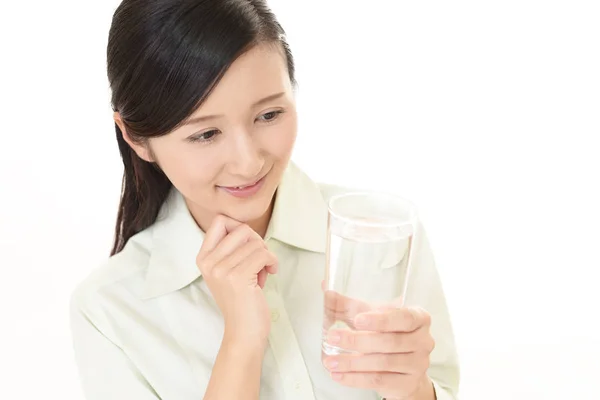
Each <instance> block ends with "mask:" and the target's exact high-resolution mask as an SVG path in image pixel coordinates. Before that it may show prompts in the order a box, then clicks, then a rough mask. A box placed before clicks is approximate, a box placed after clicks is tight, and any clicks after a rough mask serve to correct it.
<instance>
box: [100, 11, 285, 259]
mask: <svg viewBox="0 0 600 400" xmlns="http://www.w3.org/2000/svg"><path fill="white" fill-rule="evenodd" d="M284 35H285V32H284V30H283V28H282V27H281V25H280V24H279V23H278V22H277V19H276V17H275V15H274V14H273V13H272V12H271V11H270V9H269V7H268V6H267V4H266V2H265V1H264V0H124V1H123V2H122V3H121V5H120V6H119V7H118V8H117V10H116V11H115V14H114V16H113V20H112V25H111V28H110V34H109V40H108V49H107V69H108V80H109V83H110V88H111V91H112V107H113V110H114V111H118V112H119V113H120V115H121V118H122V120H123V125H124V126H125V127H126V130H127V133H128V134H129V136H130V137H131V138H132V140H135V141H139V142H143V141H144V140H147V139H148V138H151V137H157V136H162V135H166V134H168V133H169V132H171V131H173V130H174V129H175V128H177V127H178V126H179V125H180V124H181V123H182V122H183V121H185V119H186V118H188V117H189V116H190V115H191V114H192V113H193V112H194V111H195V110H196V109H197V108H198V107H199V106H200V105H201V104H202V102H203V101H204V100H205V99H206V97H207V96H208V95H209V94H210V92H211V90H212V89H213V87H214V86H215V85H216V84H217V83H218V82H219V80H220V79H221V77H222V76H223V75H224V73H225V71H226V70H227V69H228V68H229V66H230V65H231V64H232V63H233V62H234V61H235V60H236V59H237V58H238V57H239V56H241V55H242V54H244V53H245V52H247V51H248V50H250V49H251V48H253V47H254V46H256V45H258V44H262V43H268V44H274V45H277V46H279V49H281V50H283V55H284V56H285V57H286V59H287V67H288V73H289V76H290V80H291V81H292V83H293V84H295V79H294V61H293V57H292V54H291V52H290V49H289V46H288V44H287V43H286V41H285V38H284ZM115 129H116V135H117V142H118V144H119V151H120V152H121V157H122V159H123V165H124V168H125V171H124V174H123V183H122V191H121V200H120V204H119V212H118V216H117V223H116V229H115V238H114V244H113V248H112V251H111V255H114V254H116V253H118V252H120V251H121V250H122V249H123V247H124V246H125V244H126V243H127V241H128V240H129V238H131V237H132V236H133V235H135V234H136V233H138V232H140V231H142V230H143V229H146V228H147V227H149V226H150V225H152V224H153V223H154V222H155V220H156V218H157V216H158V212H159V210H160V208H161V206H162V204H163V202H164V201H165V200H166V198H167V196H168V194H169V192H170V190H171V187H172V184H171V182H170V181H169V179H168V178H167V177H166V175H165V174H164V173H163V172H162V171H161V170H160V168H159V167H158V166H157V165H155V164H154V163H149V162H146V161H144V160H142V159H141V158H140V157H138V155H137V154H136V153H135V152H134V151H133V150H132V149H131V147H130V146H129V145H128V144H127V143H126V142H125V140H124V139H123V132H121V130H120V129H119V127H118V126H117V125H116V124H115Z"/></svg>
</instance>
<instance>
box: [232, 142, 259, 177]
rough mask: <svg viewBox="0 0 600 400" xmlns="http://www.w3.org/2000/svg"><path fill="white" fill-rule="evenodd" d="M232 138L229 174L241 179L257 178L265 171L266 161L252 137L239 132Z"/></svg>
mask: <svg viewBox="0 0 600 400" xmlns="http://www.w3.org/2000/svg"><path fill="white" fill-rule="evenodd" d="M231 136H232V138H233V139H232V144H231V150H232V151H231V157H229V162H228V164H229V165H228V166H229V168H228V169H229V173H230V174H232V175H237V176H239V177H241V178H246V179H252V178H256V177H257V176H258V174H260V172H261V171H262V169H263V166H264V163H265V160H264V157H263V156H262V154H261V151H260V148H259V146H258V145H257V143H256V141H255V140H253V139H252V135H251V134H249V133H248V132H245V131H238V132H236V134H234V135H231Z"/></svg>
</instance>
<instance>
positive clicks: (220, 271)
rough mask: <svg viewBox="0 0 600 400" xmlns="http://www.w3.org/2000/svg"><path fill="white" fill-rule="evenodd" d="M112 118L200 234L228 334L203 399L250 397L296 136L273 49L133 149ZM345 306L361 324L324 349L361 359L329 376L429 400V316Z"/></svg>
mask: <svg viewBox="0 0 600 400" xmlns="http://www.w3.org/2000/svg"><path fill="white" fill-rule="evenodd" d="M114 119H115V122H116V123H117V124H118V125H119V126H120V128H121V131H122V132H123V136H124V138H125V140H126V141H127V143H129V145H130V146H131V147H132V149H134V151H135V152H136V153H137V154H138V155H139V157H141V158H142V159H144V160H146V161H149V162H155V163H157V164H158V165H159V166H160V168H161V169H162V170H163V171H164V173H165V174H166V175H167V177H168V178H169V179H170V180H171V182H172V183H173V185H174V186H175V187H176V188H177V189H178V190H179V191H180V192H181V193H182V195H183V196H184V198H185V200H186V203H187V205H188V208H189V210H190V212H191V214H192V216H193V217H194V219H195V220H196V222H197V223H198V225H199V226H200V228H201V229H202V230H203V231H204V232H207V234H206V238H205V240H204V243H203V244H202V248H201V249H200V251H199V254H198V257H197V260H196V263H197V265H198V268H199V269H200V270H201V272H202V274H203V277H204V279H205V280H206V282H207V285H208V287H209V289H210V290H211V293H213V295H214V297H215V299H216V301H217V303H218V305H219V308H220V309H221V311H222V313H223V315H224V318H225V327H226V328H225V336H224V338H223V342H222V346H221V349H220V352H219V356H218V357H217V360H216V363H215V367H214V369H213V374H212V376H211V380H210V383H209V389H208V391H207V394H206V396H205V399H211V398H219V399H237V398H241V397H243V396H246V398H253V399H258V395H259V381H260V373H259V372H260V366H261V363H262V354H263V352H264V349H265V347H266V346H267V339H268V332H269V329H270V319H269V313H268V305H267V303H266V300H265V297H264V294H263V292H262V287H263V285H264V282H265V279H266V274H267V273H276V271H277V260H276V259H275V255H274V254H272V253H270V252H269V251H268V249H267V248H266V246H264V242H263V241H262V237H264V235H265V232H266V230H267V226H268V223H269V219H270V217H271V212H272V207H273V200H274V197H275V193H276V190H277V186H278V185H279V182H280V181H281V178H282V175H283V172H284V170H285V168H286V166H287V164H288V162H289V160H290V157H291V154H292V150H293V147H294V143H295V140H296V133H297V115H296V105H295V99H294V91H293V86H292V84H291V82H290V80H289V75H288V71H287V66H286V63H285V59H284V57H283V56H282V52H281V51H280V50H278V49H277V48H275V47H274V46H268V45H266V46H259V47H255V48H253V49H251V50H250V51H248V52H247V53H246V54H244V55H242V56H241V57H240V58H239V59H237V60H236V61H235V62H234V63H233V64H232V65H231V67H230V69H229V70H228V71H227V72H226V73H225V75H224V77H223V78H222V80H221V81H220V82H219V83H218V84H217V86H216V87H215V89H214V91H213V92H212V93H211V94H210V96H209V97H208V98H207V100H206V101H205V102H204V103H203V104H202V105H201V106H200V107H199V108H198V109H197V110H196V111H195V112H194V113H193V115H192V116H191V117H190V118H189V119H188V120H187V121H186V123H184V124H183V125H182V126H180V127H179V128H177V129H175V130H174V131H173V132H171V133H169V134H167V135H165V136H161V137H158V138H152V139H149V140H148V141H145V142H137V141H134V140H132V138H131V137H130V136H129V134H128V133H127V130H126V128H125V126H124V124H123V121H122V120H121V118H120V115H119V114H118V113H115V115H114ZM263 176H264V177H265V181H264V184H263V186H262V188H261V190H260V191H259V192H258V193H256V194H255V195H253V196H252V197H249V198H244V199H240V198H236V197H234V196H232V195H231V194H229V193H227V192H226V191H224V190H223V189H222V187H223V186H226V187H233V186H242V185H246V184H251V183H254V182H256V181H257V180H258V179H259V178H261V177H263ZM347 301H351V300H350V299H342V300H340V299H334V301H333V302H332V303H330V305H329V306H330V307H338V306H341V307H343V310H342V311H340V312H345V311H344V310H348V309H349V308H350V309H356V310H359V312H360V313H361V314H358V315H356V317H357V318H358V316H360V315H362V316H368V317H370V319H369V322H368V323H367V324H365V325H361V324H359V323H358V321H356V328H357V329H358V330H356V331H339V332H332V334H331V336H330V337H329V340H330V342H332V344H334V343H335V344H336V345H340V346H343V347H346V348H350V349H356V350H357V351H360V352H361V353H362V354H361V355H358V356H356V355H353V356H348V355H340V356H337V357H330V358H327V359H325V360H324V364H325V365H326V366H327V368H329V370H330V371H331V376H332V378H333V379H334V380H336V381H338V382H339V383H341V384H342V385H346V386H350V387H358V388H368V389H373V390H375V391H377V392H378V393H380V394H381V395H382V396H387V398H388V399H410V400H433V399H435V394H434V390H433V386H432V383H431V381H430V380H429V378H428V376H427V374H426V370H427V367H428V365H429V354H430V352H431V350H432V349H433V340H432V338H431V335H430V333H429V325H430V318H429V315H428V314H427V313H426V312H425V311H424V310H418V309H413V308H399V307H388V308H385V307H383V308H379V309H377V310H372V309H371V308H370V307H369V306H368V305H348V304H347V303H345V302H347ZM241 327H243V329H241ZM238 332H246V333H245V334H244V335H243V336H239V334H238ZM248 332H251V333H252V334H251V335H249V334H248ZM316 345H318V344H316ZM248 371H254V373H253V374H248V373H247V372H248ZM234 382H235V383H237V384H233V383H234ZM249 394H251V395H250V397H248V396H249Z"/></svg>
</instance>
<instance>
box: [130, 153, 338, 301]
mask: <svg viewBox="0 0 600 400" xmlns="http://www.w3.org/2000/svg"><path fill="white" fill-rule="evenodd" d="M150 230H151V235H152V246H151V248H150V258H149V261H148V270H147V273H146V277H145V282H144V288H143V293H142V298H144V299H149V298H153V297H157V296H161V295H164V294H167V293H170V292H173V291H176V290H179V289H181V288H183V287H185V286H187V285H189V284H190V283H192V282H194V281H195V280H196V279H198V278H199V277H200V275H201V274H200V271H199V270H198V267H197V266H196V256H197V254H198V251H199V250H200V247H201V245H202V241H203V240H204V232H203V231H202V230H201V229H200V228H199V227H198V225H197V224H196V222H195V221H194V218H193V217H192V215H191V214H190V212H189V210H188V208H187V205H186V203H185V199H184V198H183V196H182V194H181V193H180V192H179V191H177V190H176V189H175V188H173V189H172V191H171V193H170V195H169V197H168V198H167V200H166V201H165V203H164V204H163V206H162V208H161V210H160V212H159V214H158V218H157V221H156V222H155V223H154V224H153V225H152V227H151V228H150ZM326 235H327V204H326V202H325V200H324V198H323V195H322V193H321V190H320V188H319V186H318V185H317V184H316V183H315V182H313V181H312V180H311V179H310V178H309V177H308V176H307V175H306V174H305V173H304V172H302V171H301V170H300V169H299V168H298V167H297V166H296V165H295V164H294V163H292V162H290V164H289V165H288V167H287V168H286V170H285V172H284V174H283V177H282V180H281V182H280V184H279V186H278V188H277V192H276V197H275V204H274V207H273V214H272V216H271V220H270V222H269V226H268V228H267V233H266V235H265V241H268V240H271V239H274V240H278V241H280V242H283V243H285V244H288V245H290V246H293V247H296V248H299V249H303V250H307V251H311V252H316V253H324V252H325V247H326V238H327V236H326Z"/></svg>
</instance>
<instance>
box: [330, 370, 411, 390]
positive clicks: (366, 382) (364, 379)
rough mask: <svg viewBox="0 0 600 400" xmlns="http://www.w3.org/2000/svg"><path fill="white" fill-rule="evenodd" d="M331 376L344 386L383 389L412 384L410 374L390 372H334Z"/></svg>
mask: <svg viewBox="0 0 600 400" xmlns="http://www.w3.org/2000/svg"><path fill="white" fill-rule="evenodd" d="M331 377H332V378H333V379H334V380H335V381H338V382H339V383H341V384H342V385H345V386H350V387H355V388H362V389H372V390H377V391H382V392H383V391H384V389H385V388H402V387H405V386H408V385H410V384H412V381H413V380H414V378H413V376H412V375H407V374H398V373H390V372H345V373H339V372H335V373H333V374H331Z"/></svg>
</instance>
